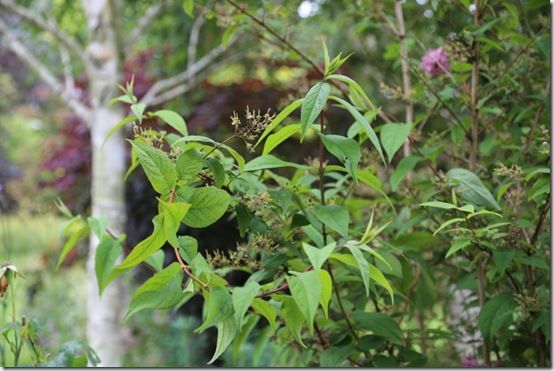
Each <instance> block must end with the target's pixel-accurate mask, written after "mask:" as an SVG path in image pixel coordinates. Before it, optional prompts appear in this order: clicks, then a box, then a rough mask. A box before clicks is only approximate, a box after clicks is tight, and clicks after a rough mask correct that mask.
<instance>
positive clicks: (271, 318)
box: [252, 298, 277, 333]
mask: <svg viewBox="0 0 554 371" xmlns="http://www.w3.org/2000/svg"><path fill="white" fill-rule="evenodd" d="M252 309H254V311H255V312H256V313H258V314H259V315H262V316H263V317H264V318H265V319H266V320H267V322H268V323H269V326H270V327H271V331H272V332H273V333H275V329H276V327H277V323H276V322H275V319H276V318H277V313H276V312H275V309H274V308H273V306H272V305H271V304H269V303H268V302H267V301H265V300H262V299H258V298H256V299H254V300H253V301H252Z"/></svg>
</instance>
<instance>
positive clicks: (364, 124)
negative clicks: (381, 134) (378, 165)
mask: <svg viewBox="0 0 554 371" xmlns="http://www.w3.org/2000/svg"><path fill="white" fill-rule="evenodd" d="M329 98H330V99H332V100H334V101H335V102H337V103H338V104H340V105H341V106H343V107H344V108H345V109H346V110H347V111H348V112H350V114H351V115H352V117H354V119H355V120H356V122H357V123H358V124H359V125H361V126H362V128H363V129H364V132H365V133H366V135H367V137H368V138H369V140H370V141H371V143H372V144H373V146H374V147H375V149H376V150H377V152H378V153H379V156H380V157H381V159H382V160H383V163H384V164H385V165H386V164H387V161H385V156H384V155H383V150H382V149H381V144H380V143H379V138H377V134H375V131H373V128H372V127H371V125H370V124H369V122H368V121H367V119H366V118H365V117H364V116H362V114H361V113H360V112H358V110H357V109H356V108H354V106H352V105H351V104H350V103H348V102H347V101H345V100H343V99H340V98H338V97H335V96H330V97H329Z"/></svg>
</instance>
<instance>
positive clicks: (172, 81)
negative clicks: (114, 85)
mask: <svg viewBox="0 0 554 371" xmlns="http://www.w3.org/2000/svg"><path fill="white" fill-rule="evenodd" d="M234 41H236V38H235V39H234V40H231V41H230V43H233V42H234ZM224 51H225V48H224V47H223V46H222V45H218V46H216V47H215V48H213V49H212V50H211V51H210V52H209V53H208V54H206V55H205V56H203V57H202V58H200V59H199V60H198V61H197V62H195V63H194V64H193V65H191V66H189V67H187V69H186V70H184V71H183V72H181V73H179V74H177V75H175V76H172V77H168V78H167V79H163V80H160V81H158V82H156V83H155V84H154V85H152V87H151V88H150V89H149V90H148V92H146V94H145V95H144V97H143V98H142V99H141V103H144V104H146V105H149V104H152V101H153V100H154V98H155V97H156V96H158V95H159V94H160V93H161V92H162V91H163V90H166V89H171V88H174V87H175V86H177V85H179V84H182V83H185V82H187V81H189V80H190V79H191V78H193V77H194V76H195V75H196V74H197V73H199V72H200V71H201V70H203V69H204V68H206V67H207V66H208V65H209V64H210V63H211V62H213V61H214V60H215V59H217V58H218V57H219V56H220V55H221V54H223V52H224Z"/></svg>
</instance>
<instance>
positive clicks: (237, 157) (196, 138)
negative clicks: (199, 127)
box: [173, 135, 245, 171]
mask: <svg viewBox="0 0 554 371" xmlns="http://www.w3.org/2000/svg"><path fill="white" fill-rule="evenodd" d="M183 142H185V143H188V142H198V143H209V144H211V145H212V146H214V147H217V148H219V149H224V150H226V151H227V152H229V154H230V155H231V156H233V158H234V159H235V161H236V162H237V165H238V167H239V170H240V171H243V170H244V164H245V161H244V157H242V156H241V155H240V153H238V152H237V151H235V150H234V149H233V148H231V147H229V146H228V145H226V144H223V143H219V142H216V141H215V140H213V139H211V138H207V137H203V136H201V135H189V136H186V137H183V138H180V139H178V140H176V141H175V142H173V146H176V145H177V144H180V143H183Z"/></svg>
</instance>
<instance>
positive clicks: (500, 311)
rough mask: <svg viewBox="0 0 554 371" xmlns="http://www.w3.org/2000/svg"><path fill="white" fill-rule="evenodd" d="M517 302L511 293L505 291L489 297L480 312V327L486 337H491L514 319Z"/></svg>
mask: <svg viewBox="0 0 554 371" xmlns="http://www.w3.org/2000/svg"><path fill="white" fill-rule="evenodd" d="M516 308H517V303H516V301H515V300H514V298H513V296H512V294H511V293H508V292H505V293H502V294H499V295H496V296H495V297H494V298H492V299H489V300H488V301H487V302H486V303H485V306H484V307H483V309H482V310H481V312H480V313H479V318H478V322H479V328H480V329H481V333H482V334H483V336H484V337H485V338H486V339H491V338H492V337H493V336H494V335H497V334H498V331H499V330H500V329H502V328H503V327H506V326H508V325H509V324H510V323H511V322H512V321H513V314H514V310H515V309H516Z"/></svg>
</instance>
